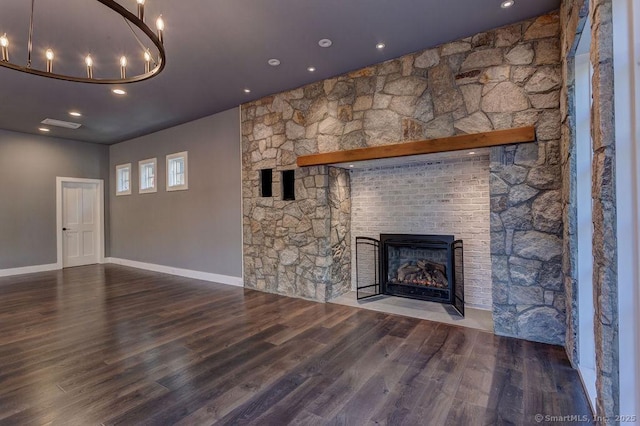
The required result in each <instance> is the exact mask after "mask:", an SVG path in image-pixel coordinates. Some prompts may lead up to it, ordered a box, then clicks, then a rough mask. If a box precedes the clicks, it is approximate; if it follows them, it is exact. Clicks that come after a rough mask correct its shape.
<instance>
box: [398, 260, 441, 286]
mask: <svg viewBox="0 0 640 426" xmlns="http://www.w3.org/2000/svg"><path fill="white" fill-rule="evenodd" d="M393 283H394V284H415V285H424V286H428V287H436V288H447V287H449V282H448V280H447V267H446V266H445V265H443V264H441V263H435V262H431V261H429V260H426V259H424V260H418V261H417V262H416V264H415V265H414V264H412V263H411V262H407V263H404V264H403V265H401V266H400V267H399V268H398V273H397V278H396V279H395V280H393Z"/></svg>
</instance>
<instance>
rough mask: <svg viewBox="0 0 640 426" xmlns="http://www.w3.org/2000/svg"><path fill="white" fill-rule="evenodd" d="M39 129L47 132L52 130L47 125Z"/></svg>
mask: <svg viewBox="0 0 640 426" xmlns="http://www.w3.org/2000/svg"><path fill="white" fill-rule="evenodd" d="M38 130H40V131H41V132H45V133H47V132H50V131H51V129H47V128H46V127H40V128H39V129H38Z"/></svg>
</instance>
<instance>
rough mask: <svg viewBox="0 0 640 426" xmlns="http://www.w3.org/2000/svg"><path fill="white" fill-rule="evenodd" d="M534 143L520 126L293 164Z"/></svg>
mask: <svg viewBox="0 0 640 426" xmlns="http://www.w3.org/2000/svg"><path fill="white" fill-rule="evenodd" d="M535 140H536V132H535V128H534V127H533V126H530V127H520V128H516V129H507V130H494V131H491V132H484V133H474V134H472V135H458V136H451V137H447V138H440V139H431V140H425V141H417V142H406V143H398V144H394V145H383V146H372V147H369V148H359V149H351V150H348V151H336V152H328V153H324V154H313V155H302V156H300V157H298V159H297V164H298V166H299V167H304V166H321V165H327V164H338V163H349V162H354V161H365V160H378V159H381V158H393V157H405V156H409V155H422V154H434V153H436V152H447V151H461V150H465V149H478V148H487V147H491V146H499V145H510V144H514V143H523V142H535Z"/></svg>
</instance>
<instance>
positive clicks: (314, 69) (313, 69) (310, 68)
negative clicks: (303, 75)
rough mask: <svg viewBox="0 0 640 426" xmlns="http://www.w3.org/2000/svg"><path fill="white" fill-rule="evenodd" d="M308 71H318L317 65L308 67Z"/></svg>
mask: <svg viewBox="0 0 640 426" xmlns="http://www.w3.org/2000/svg"><path fill="white" fill-rule="evenodd" d="M307 71H309V72H315V71H316V67H309V68H307Z"/></svg>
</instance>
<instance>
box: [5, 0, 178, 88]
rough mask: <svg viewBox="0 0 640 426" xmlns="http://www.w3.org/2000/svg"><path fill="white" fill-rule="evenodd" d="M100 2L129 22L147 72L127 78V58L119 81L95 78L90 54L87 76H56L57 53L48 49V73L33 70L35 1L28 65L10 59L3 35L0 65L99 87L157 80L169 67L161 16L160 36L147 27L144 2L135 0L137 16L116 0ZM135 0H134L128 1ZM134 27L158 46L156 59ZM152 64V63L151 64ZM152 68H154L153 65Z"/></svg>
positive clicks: (46, 58)
mask: <svg viewBox="0 0 640 426" xmlns="http://www.w3.org/2000/svg"><path fill="white" fill-rule="evenodd" d="M97 1H98V2H99V3H102V4H103V5H104V6H106V7H108V8H109V9H111V10H112V11H113V12H115V13H117V14H118V15H120V16H121V17H122V18H123V19H124V20H125V22H126V24H127V26H128V27H129V29H130V30H131V33H132V36H133V37H134V38H135V39H136V40H137V42H138V44H139V45H140V48H141V52H140V55H141V57H142V58H143V59H144V70H143V71H144V72H141V73H135V74H134V75H131V76H130V77H127V58H126V56H124V55H122V56H120V78H117V76H113V77H108V78H94V74H93V68H94V61H93V58H92V57H91V54H88V55H87V56H86V57H85V60H84V62H85V65H86V70H87V76H86V77H82V76H73V75H67V74H56V73H54V72H53V60H54V58H55V55H54V52H53V50H52V49H46V51H45V66H46V67H45V70H41V69H36V68H33V67H32V64H31V56H32V53H33V33H34V31H33V17H34V6H35V0H31V19H30V21H29V39H28V41H27V62H26V65H18V64H16V63H13V62H11V61H10V60H9V47H10V43H9V37H7V34H6V33H4V34H3V35H2V36H0V50H1V58H0V59H1V60H0V66H2V67H5V68H10V69H13V70H16V71H21V72H25V73H28V74H33V75H38V76H41V77H49V78H55V79H58V80H66V81H73V82H78V83H97V84H126V83H134V82H137V81H142V80H146V79H148V78H151V77H154V76H156V75H158V74H159V73H160V72H161V71H162V70H163V69H164V67H165V65H166V54H165V49H164V27H165V25H164V20H163V19H162V15H160V17H159V18H158V19H157V21H156V29H157V33H156V32H154V31H153V30H152V29H151V28H150V27H149V26H148V25H147V24H145V22H144V12H145V0H136V3H137V6H138V10H137V12H138V13H137V16H136V15H135V14H133V13H132V12H130V11H129V10H128V9H126V8H125V7H123V6H121V5H120V4H119V3H116V2H115V1H113V0H97ZM129 1H132V0H129ZM134 26H135V27H137V28H138V29H139V30H140V31H142V32H143V33H144V35H145V36H146V37H147V39H148V41H147V44H149V42H150V43H151V44H153V45H154V46H155V48H156V49H157V51H158V56H157V58H154V56H153V55H152V54H151V51H150V47H151V46H150V45H148V46H146V45H145V43H144V42H143V41H142V40H140V38H139V37H138V35H137V34H136V32H135V31H134ZM152 62H153V64H152ZM152 65H153V66H152ZM141 71H142V70H141Z"/></svg>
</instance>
